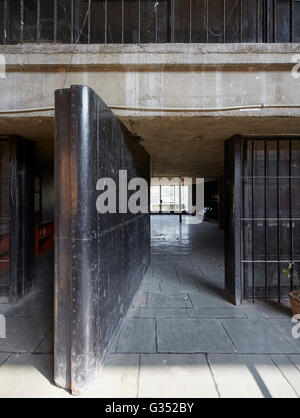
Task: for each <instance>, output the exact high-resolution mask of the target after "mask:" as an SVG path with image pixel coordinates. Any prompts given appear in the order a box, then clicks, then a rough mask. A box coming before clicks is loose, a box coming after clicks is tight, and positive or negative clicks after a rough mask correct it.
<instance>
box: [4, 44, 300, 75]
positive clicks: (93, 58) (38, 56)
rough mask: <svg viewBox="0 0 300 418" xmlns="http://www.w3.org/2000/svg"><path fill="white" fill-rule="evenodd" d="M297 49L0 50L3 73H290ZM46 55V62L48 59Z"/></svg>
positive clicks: (186, 46) (74, 47)
mask: <svg viewBox="0 0 300 418" xmlns="http://www.w3.org/2000/svg"><path fill="white" fill-rule="evenodd" d="M299 53H300V44H132V45H129V44H128V45H122V44H115V45H103V44H102V45H47V44H42V45H33V44H27V45H13V46H11V45H10V46H0V54H3V55H5V57H6V65H7V70H8V71H17V70H21V69H22V70H24V71H25V70H30V71H34V70H39V69H43V70H45V71H46V70H47V69H48V70H51V69H55V68H58V67H59V68H61V67H62V66H66V67H67V68H68V67H69V66H70V58H71V57H72V62H71V67H70V68H68V69H69V70H76V69H77V70H82V69H83V68H84V67H85V68H86V69H87V70H97V69H98V70H99V69H104V70H105V69H118V70H121V69H122V68H124V69H126V70H127V71H128V70H135V71H137V70H143V69H148V70H156V69H157V70H162V69H165V70H168V71H170V70H172V69H173V70H175V67H176V70H183V71H184V70H186V69H197V68H201V69H202V70H205V69H208V70H209V69H214V68H219V69H232V68H237V69H238V68H249V67H251V68H252V67H253V69H256V68H258V67H259V68H264V69H268V68H269V69H270V70H271V69H273V70H274V65H276V69H282V70H284V69H289V68H291V67H292V66H293V65H295V63H293V56H294V55H297V54H299ZM49 56H51V60H50V59H49Z"/></svg>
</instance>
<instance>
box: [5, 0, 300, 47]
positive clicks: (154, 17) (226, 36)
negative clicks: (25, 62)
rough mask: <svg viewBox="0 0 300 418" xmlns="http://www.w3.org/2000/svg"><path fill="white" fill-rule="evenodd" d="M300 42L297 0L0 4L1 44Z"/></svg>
mask: <svg viewBox="0 0 300 418" xmlns="http://www.w3.org/2000/svg"><path fill="white" fill-rule="evenodd" d="M178 42H180V43H190V42H191V43H192V42H193V43H215V42H216V43H220V42H221V43H242V42H259V43H261V42H289V43H291V42H300V1H299V0H0V44H18V43H21V44H23V43H38V44H39V43H54V44H55V43H69V44H74V43H80V44H103V43H104V44H105V43H107V44H109V43H178Z"/></svg>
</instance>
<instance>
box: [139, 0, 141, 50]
mask: <svg viewBox="0 0 300 418" xmlns="http://www.w3.org/2000/svg"><path fill="white" fill-rule="evenodd" d="M140 43H141V0H139V44H140Z"/></svg>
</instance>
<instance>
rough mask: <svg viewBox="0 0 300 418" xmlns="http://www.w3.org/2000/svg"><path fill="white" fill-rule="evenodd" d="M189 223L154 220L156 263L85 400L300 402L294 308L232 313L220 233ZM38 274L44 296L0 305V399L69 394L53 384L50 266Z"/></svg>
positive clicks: (261, 306) (271, 306) (270, 306)
mask: <svg viewBox="0 0 300 418" xmlns="http://www.w3.org/2000/svg"><path fill="white" fill-rule="evenodd" d="M189 220H190V218H188V217H184V218H183V223H182V224H181V225H180V224H179V222H178V217H176V216H152V225H151V226H152V228H151V229H152V243H151V253H152V263H151V267H150V269H149V271H148V274H147V276H146V277H145V278H144V281H143V283H142V286H141V288H140V291H139V293H138V295H137V297H136V299H135V301H134V304H133V306H132V308H131V309H130V311H129V313H128V315H127V318H126V320H125V321H124V324H123V327H122V329H121V331H120V333H119V335H118V336H117V338H116V340H115V342H114V344H113V349H112V352H111V354H110V355H109V356H108V358H107V360H106V363H105V366H104V368H103V371H102V373H101V375H100V377H99V379H98V381H97V382H96V383H95V385H94V386H93V387H92V388H91V389H90V390H89V391H88V392H87V393H85V394H84V395H82V396H86V397H170V398H172V397H199V398H203V397H215V398H217V397H268V398H269V397H275V398H276V397H288V398H294V397H295V398H297V397H299V396H300V339H294V338H293V337H292V328H293V326H294V325H295V324H293V323H292V321H291V319H292V318H291V312H290V308H289V306H288V303H287V302H285V301H283V303H282V304H281V305H278V304H277V303H265V302H257V303H256V304H255V305H253V304H252V303H245V304H244V305H243V306H242V307H238V308H237V307H234V306H233V305H232V304H231V303H230V302H229V300H228V297H227V295H226V293H225V292H224V290H223V289H224V259H223V253H224V249H223V232H222V231H220V230H219V229H218V226H217V225H216V224H215V223H213V222H204V223H202V224H200V225H192V224H189ZM50 257H51V255H48V258H49V259H50ZM37 271H38V277H39V278H40V286H39V289H40V290H38V291H36V292H35V293H34V294H33V295H30V296H29V297H28V298H26V300H25V301H24V302H23V303H22V304H21V305H19V306H17V307H12V308H10V310H9V311H8V312H7V307H6V308H5V307H4V306H1V305H0V313H1V309H2V311H4V310H5V309H6V316H7V317H8V318H7V321H8V336H7V337H8V338H7V340H0V365H1V367H0V398H1V397H16V396H18V397H19V396H21V397H35V396H38V397H69V396H70V395H69V394H68V393H67V392H65V391H63V390H61V389H58V388H56V387H55V386H54V384H53V381H52V374H53V371H52V370H53V369H52V367H53V366H52V362H53V304H52V303H51V302H52V299H53V291H52V286H51V284H49V285H47V286H46V287H45V285H42V283H45V277H49V280H48V282H47V283H51V280H50V278H51V277H52V276H51V275H52V274H53V272H52V271H51V269H50V270H49V262H48V263H47V262H45V260H44V262H42V261H40V264H39V265H38V266H37ZM21 330H22V332H20V331H21ZM299 332H300V330H299Z"/></svg>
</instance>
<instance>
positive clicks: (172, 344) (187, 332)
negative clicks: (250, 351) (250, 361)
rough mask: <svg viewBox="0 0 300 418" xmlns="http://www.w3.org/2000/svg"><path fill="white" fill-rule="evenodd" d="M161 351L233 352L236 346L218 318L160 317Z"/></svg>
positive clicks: (159, 346) (158, 332)
mask: <svg viewBox="0 0 300 418" xmlns="http://www.w3.org/2000/svg"><path fill="white" fill-rule="evenodd" d="M157 345H158V351H159V352H160V353H163V352H166V353H233V352H234V351H235V350H234V347H233V345H232V343H231V341H230V339H229V338H228V336H227V334H226V332H225V331H224V329H223V327H222V325H221V323H220V322H219V321H218V320H217V319H202V318H201V319H199V318H195V319H158V320H157Z"/></svg>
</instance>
